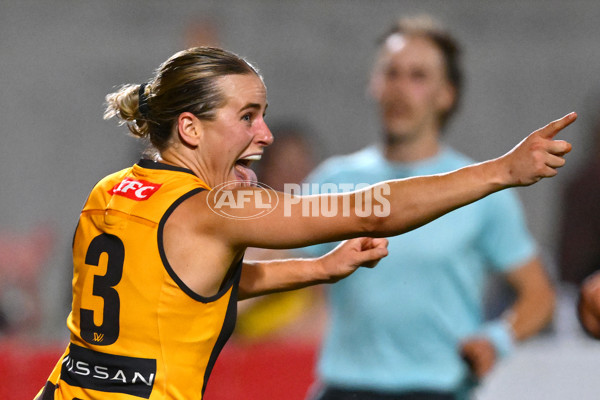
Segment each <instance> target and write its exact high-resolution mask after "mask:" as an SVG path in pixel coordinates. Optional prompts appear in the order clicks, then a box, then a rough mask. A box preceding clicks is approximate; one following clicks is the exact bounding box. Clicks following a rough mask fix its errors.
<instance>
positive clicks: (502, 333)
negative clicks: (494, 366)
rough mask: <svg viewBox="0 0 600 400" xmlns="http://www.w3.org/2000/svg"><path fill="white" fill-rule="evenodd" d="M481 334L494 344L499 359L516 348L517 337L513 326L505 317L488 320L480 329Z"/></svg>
mask: <svg viewBox="0 0 600 400" xmlns="http://www.w3.org/2000/svg"><path fill="white" fill-rule="evenodd" d="M480 335H481V336H483V337H485V338H486V339H488V340H489V341H490V342H491V343H492V344H493V345H494V349H495V350H496V355H497V356H498V358H499V359H501V358H504V357H506V356H508V355H510V354H511V353H512V352H513V350H514V347H515V338H514V333H513V330H512V326H511V324H510V322H508V321H507V320H505V319H497V320H493V321H489V322H486V323H485V324H483V327H482V328H481V330H480Z"/></svg>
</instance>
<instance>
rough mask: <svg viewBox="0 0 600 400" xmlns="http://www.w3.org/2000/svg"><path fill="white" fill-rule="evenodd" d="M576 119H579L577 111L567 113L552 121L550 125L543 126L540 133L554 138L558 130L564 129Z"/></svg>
mask: <svg viewBox="0 0 600 400" xmlns="http://www.w3.org/2000/svg"><path fill="white" fill-rule="evenodd" d="M576 119H577V113H576V112H570V113H568V114H567V115H565V116H564V117H562V118H560V119H557V120H555V121H552V122H550V123H549V124H548V125H546V126H544V127H543V128H541V129H540V130H539V132H540V135H541V136H543V137H545V138H548V139H552V138H554V136H556V134H557V133H558V132H560V131H562V130H563V129H565V128H566V127H567V126H569V125H571V124H572V123H573V122H574V121H575V120H576Z"/></svg>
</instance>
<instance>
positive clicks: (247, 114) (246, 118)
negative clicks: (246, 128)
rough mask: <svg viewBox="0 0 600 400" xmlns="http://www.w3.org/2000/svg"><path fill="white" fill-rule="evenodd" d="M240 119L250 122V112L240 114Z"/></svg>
mask: <svg viewBox="0 0 600 400" xmlns="http://www.w3.org/2000/svg"><path fill="white" fill-rule="evenodd" d="M242 121H246V122H252V113H246V114H244V115H243V116H242Z"/></svg>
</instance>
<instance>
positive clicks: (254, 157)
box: [241, 154, 262, 161]
mask: <svg viewBox="0 0 600 400" xmlns="http://www.w3.org/2000/svg"><path fill="white" fill-rule="evenodd" d="M261 157H262V155H261V154H255V155H253V156H248V157H244V158H241V160H248V161H259V160H260V159H261Z"/></svg>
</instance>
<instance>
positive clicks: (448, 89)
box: [437, 83, 456, 112]
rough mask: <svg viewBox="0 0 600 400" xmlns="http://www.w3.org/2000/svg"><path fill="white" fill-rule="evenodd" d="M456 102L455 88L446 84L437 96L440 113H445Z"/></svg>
mask: <svg viewBox="0 0 600 400" xmlns="http://www.w3.org/2000/svg"><path fill="white" fill-rule="evenodd" d="M455 102H456V88H455V87H454V86H452V85H451V84H450V83H446V84H445V85H444V86H443V87H442V89H441V90H440V95H439V96H438V101H437V103H438V108H439V110H440V111H442V112H446V111H448V110H450V109H451V108H452V106H454V103H455Z"/></svg>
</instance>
